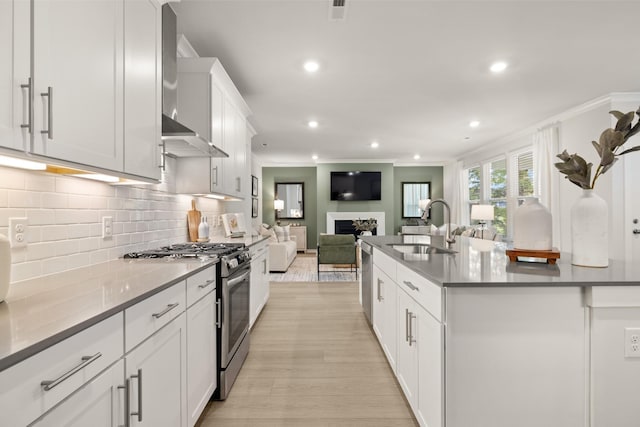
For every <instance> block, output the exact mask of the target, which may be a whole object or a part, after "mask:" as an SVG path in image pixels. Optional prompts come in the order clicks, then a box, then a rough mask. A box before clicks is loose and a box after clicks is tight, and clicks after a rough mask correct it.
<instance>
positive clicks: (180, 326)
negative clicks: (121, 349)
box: [125, 312, 187, 427]
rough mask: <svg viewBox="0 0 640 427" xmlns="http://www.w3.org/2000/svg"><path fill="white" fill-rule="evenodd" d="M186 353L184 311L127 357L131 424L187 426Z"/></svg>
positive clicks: (159, 426) (156, 426) (154, 426)
mask: <svg viewBox="0 0 640 427" xmlns="http://www.w3.org/2000/svg"><path fill="white" fill-rule="evenodd" d="M185 353H186V315H185V313H184V312H183V313H182V314H180V315H179V316H178V317H176V318H175V319H174V320H172V321H171V322H169V323H168V324H167V325H166V326H164V327H163V328H162V329H160V330H159V331H158V332H156V333H155V334H153V335H152V336H151V337H149V338H148V339H147V340H145V341H144V342H143V343H142V344H140V345H139V346H138V347H136V348H135V349H134V350H132V351H131V352H130V353H129V354H127V355H126V356H125V362H126V378H127V380H126V381H127V387H128V396H127V397H128V402H126V404H128V409H129V410H128V414H126V416H127V417H130V422H131V424H130V425H132V426H150V427H163V426H166V427H185V426H186V423H187V416H186V415H187V410H186V407H187V405H186V400H187V399H186V397H187V393H186V390H187V377H186V360H187V357H186V354H185Z"/></svg>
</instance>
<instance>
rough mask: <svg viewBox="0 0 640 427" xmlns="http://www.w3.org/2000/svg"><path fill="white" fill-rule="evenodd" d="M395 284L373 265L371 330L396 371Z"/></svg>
mask: <svg viewBox="0 0 640 427" xmlns="http://www.w3.org/2000/svg"><path fill="white" fill-rule="evenodd" d="M397 294H398V292H397V286H396V284H395V282H394V281H393V280H392V279H391V278H390V277H389V276H387V275H386V274H385V273H384V272H383V271H382V270H381V269H380V268H379V267H378V266H377V265H374V266H373V295H372V298H373V310H372V311H373V313H372V317H373V331H374V332H375V334H376V335H377V337H378V340H379V341H380V345H381V346H382V350H383V351H384V354H385V356H387V360H388V361H389V365H391V369H392V370H393V371H394V372H395V371H396V357H397V353H396V350H397V344H396V336H397V331H396V325H397V321H396V312H397V306H396V301H397Z"/></svg>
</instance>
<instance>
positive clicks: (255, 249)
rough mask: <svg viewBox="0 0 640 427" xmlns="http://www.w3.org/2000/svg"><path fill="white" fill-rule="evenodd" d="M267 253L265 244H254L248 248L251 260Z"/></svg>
mask: <svg viewBox="0 0 640 427" xmlns="http://www.w3.org/2000/svg"><path fill="white" fill-rule="evenodd" d="M266 251H267V242H266V241H264V242H260V243H256V244H255V245H253V246H249V253H250V254H251V258H257V257H259V256H260V255H262V254H263V253H265V252H266Z"/></svg>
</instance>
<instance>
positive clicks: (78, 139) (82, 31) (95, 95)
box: [32, 0, 124, 171]
mask: <svg viewBox="0 0 640 427" xmlns="http://www.w3.org/2000/svg"><path fill="white" fill-rule="evenodd" d="M33 8H34V9H33V53H32V54H33V70H34V72H33V73H34V75H33V85H34V89H33V90H34V93H33V98H34V101H33V102H34V151H35V152H36V153H38V154H43V155H46V156H49V157H53V158H58V159H63V160H68V161H72V162H77V163H81V164H84V165H91V166H96V167H101V168H105V169H111V170H117V171H121V170H122V168H123V127H122V126H123V108H122V106H123V99H122V91H123V84H122V80H123V68H124V67H123V63H122V62H123V11H124V1H123V0H92V1H86V0H65V1H53V0H34V2H33Z"/></svg>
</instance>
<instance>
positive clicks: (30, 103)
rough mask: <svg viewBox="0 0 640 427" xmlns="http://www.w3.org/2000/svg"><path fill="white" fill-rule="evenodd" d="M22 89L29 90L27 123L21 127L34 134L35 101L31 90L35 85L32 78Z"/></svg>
mask: <svg viewBox="0 0 640 427" xmlns="http://www.w3.org/2000/svg"><path fill="white" fill-rule="evenodd" d="M20 87H21V88H22V89H27V108H28V110H29V111H27V123H26V124H24V123H23V124H21V125H20V127H21V128H23V129H27V131H28V132H29V133H33V120H32V117H33V101H32V100H31V90H32V89H33V83H31V77H29V80H28V83H27V84H26V85H20Z"/></svg>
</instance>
